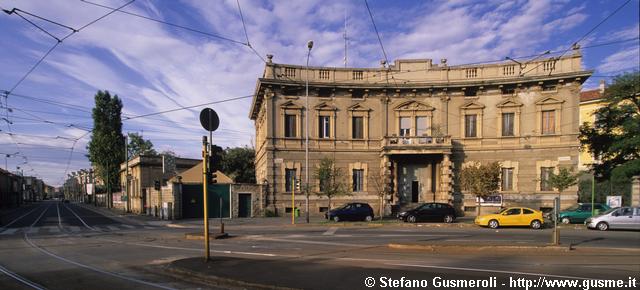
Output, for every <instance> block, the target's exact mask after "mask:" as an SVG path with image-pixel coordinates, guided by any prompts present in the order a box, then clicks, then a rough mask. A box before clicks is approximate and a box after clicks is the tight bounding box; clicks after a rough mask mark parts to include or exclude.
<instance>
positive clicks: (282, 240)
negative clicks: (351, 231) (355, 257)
mask: <svg viewBox="0 0 640 290" xmlns="http://www.w3.org/2000/svg"><path fill="white" fill-rule="evenodd" d="M255 240H262V241H274V242H285V243H299V244H313V245H325V246H345V247H356V248H360V247H362V245H356V244H347V243H334V242H320V241H306V240H291V239H277V238H264V237H263V238H256V239H255Z"/></svg>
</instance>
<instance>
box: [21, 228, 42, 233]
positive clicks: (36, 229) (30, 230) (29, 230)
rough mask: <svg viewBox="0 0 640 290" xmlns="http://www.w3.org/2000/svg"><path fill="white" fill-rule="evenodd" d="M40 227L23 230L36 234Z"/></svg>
mask: <svg viewBox="0 0 640 290" xmlns="http://www.w3.org/2000/svg"><path fill="white" fill-rule="evenodd" d="M39 230H40V228H25V232H27V233H30V234H37V233H38V231H39Z"/></svg>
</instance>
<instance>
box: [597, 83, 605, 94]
mask: <svg viewBox="0 0 640 290" xmlns="http://www.w3.org/2000/svg"><path fill="white" fill-rule="evenodd" d="M604 87H605V82H604V80H600V85H599V86H598V89H600V93H601V94H604Z"/></svg>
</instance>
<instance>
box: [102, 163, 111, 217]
mask: <svg viewBox="0 0 640 290" xmlns="http://www.w3.org/2000/svg"><path fill="white" fill-rule="evenodd" d="M110 171H111V161H108V160H107V200H105V203H104V204H105V207H107V208H112V207H113V196H111V176H110V175H111V172H110Z"/></svg>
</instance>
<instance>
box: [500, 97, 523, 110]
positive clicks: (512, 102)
mask: <svg viewBox="0 0 640 290" xmlns="http://www.w3.org/2000/svg"><path fill="white" fill-rule="evenodd" d="M521 106H522V103H520V102H519V101H518V100H517V99H515V98H511V99H506V100H504V101H502V102H500V103H498V105H497V106H496V107H498V108H513V107H521Z"/></svg>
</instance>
